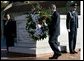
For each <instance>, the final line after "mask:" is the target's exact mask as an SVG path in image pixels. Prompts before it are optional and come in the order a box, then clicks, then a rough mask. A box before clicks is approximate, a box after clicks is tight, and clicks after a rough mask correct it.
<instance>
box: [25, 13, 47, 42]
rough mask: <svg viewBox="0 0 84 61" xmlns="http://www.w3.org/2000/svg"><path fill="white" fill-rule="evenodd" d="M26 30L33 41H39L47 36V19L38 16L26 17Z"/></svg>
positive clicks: (30, 15)
mask: <svg viewBox="0 0 84 61" xmlns="http://www.w3.org/2000/svg"><path fill="white" fill-rule="evenodd" d="M27 18H28V19H27V23H26V30H27V32H28V33H29V35H30V36H31V37H32V38H33V39H34V40H41V39H44V38H46V37H47V35H48V23H46V20H47V17H46V16H44V15H40V14H29V15H28V16H27Z"/></svg>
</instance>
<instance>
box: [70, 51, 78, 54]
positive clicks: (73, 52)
mask: <svg viewBox="0 0 84 61" xmlns="http://www.w3.org/2000/svg"><path fill="white" fill-rule="evenodd" d="M75 53H78V52H76V51H72V52H70V54H75Z"/></svg>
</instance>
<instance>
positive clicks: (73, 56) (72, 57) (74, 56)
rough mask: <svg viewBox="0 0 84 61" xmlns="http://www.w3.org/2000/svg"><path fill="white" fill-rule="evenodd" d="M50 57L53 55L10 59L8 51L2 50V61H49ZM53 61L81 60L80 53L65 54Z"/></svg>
mask: <svg viewBox="0 0 84 61" xmlns="http://www.w3.org/2000/svg"><path fill="white" fill-rule="evenodd" d="M12 56H13V55H12ZM50 56H52V55H51V54H50V55H45V56H42V57H19V56H18V57H11V56H9V57H8V55H7V52H6V49H2V50H1V60H49V57H50ZM53 60H80V51H78V53H77V54H69V53H63V54H62V55H61V56H60V57H59V58H58V59H53Z"/></svg>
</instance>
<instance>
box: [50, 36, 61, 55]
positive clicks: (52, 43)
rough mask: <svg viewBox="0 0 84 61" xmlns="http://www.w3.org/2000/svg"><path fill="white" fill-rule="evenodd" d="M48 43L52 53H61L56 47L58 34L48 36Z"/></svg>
mask: <svg viewBox="0 0 84 61" xmlns="http://www.w3.org/2000/svg"><path fill="white" fill-rule="evenodd" d="M49 44H50V47H51V49H52V50H53V51H54V54H56V55H57V54H61V52H60V50H59V49H58V46H59V42H58V36H50V37H49Z"/></svg>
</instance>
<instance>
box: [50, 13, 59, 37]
mask: <svg viewBox="0 0 84 61" xmlns="http://www.w3.org/2000/svg"><path fill="white" fill-rule="evenodd" d="M49 35H51V36H53V35H55V36H58V35H60V16H59V13H58V12H57V11H55V12H54V13H53V15H52V16H51V24H50V26H49Z"/></svg>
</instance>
